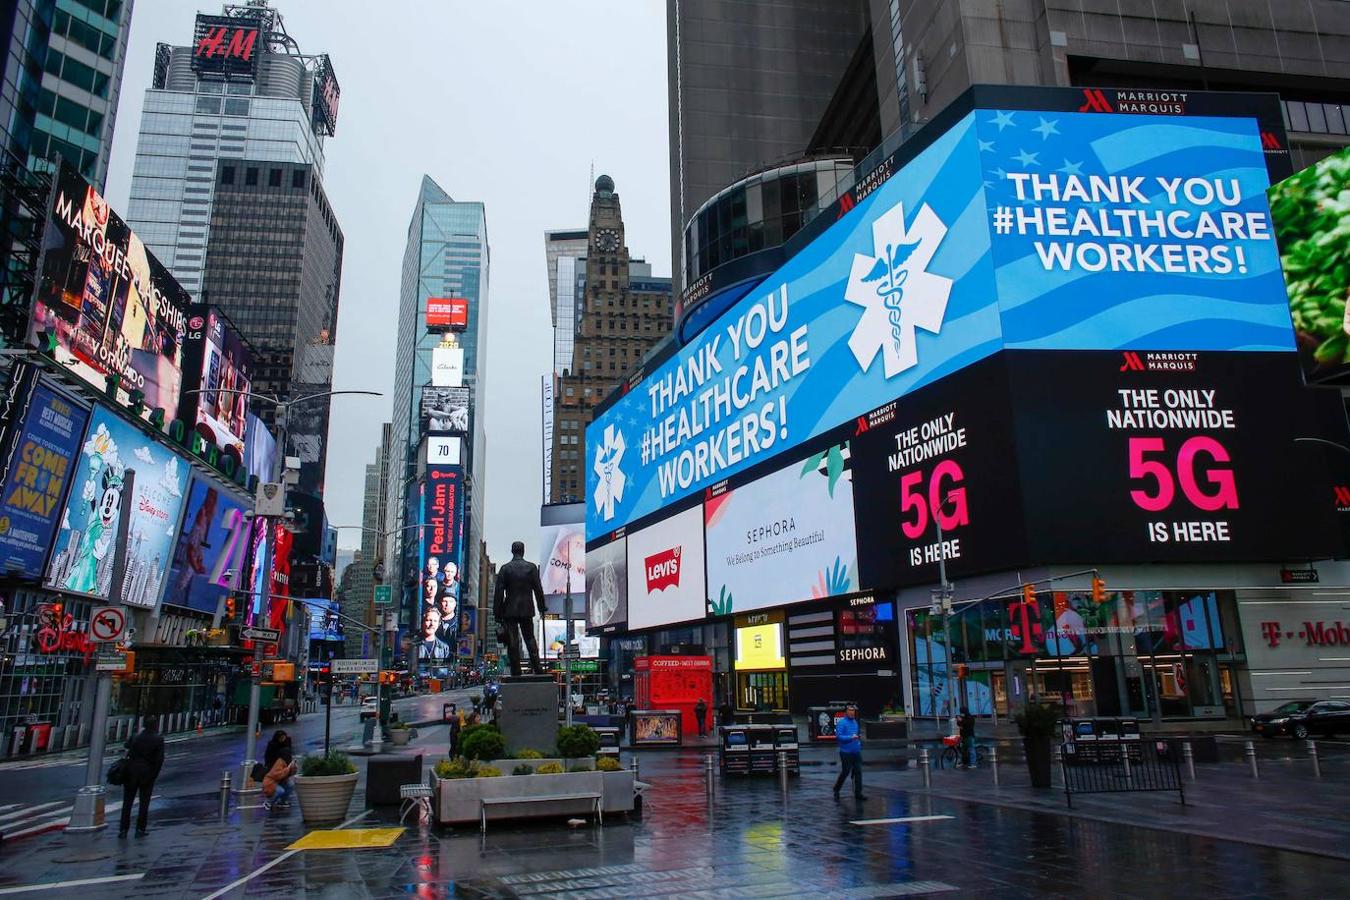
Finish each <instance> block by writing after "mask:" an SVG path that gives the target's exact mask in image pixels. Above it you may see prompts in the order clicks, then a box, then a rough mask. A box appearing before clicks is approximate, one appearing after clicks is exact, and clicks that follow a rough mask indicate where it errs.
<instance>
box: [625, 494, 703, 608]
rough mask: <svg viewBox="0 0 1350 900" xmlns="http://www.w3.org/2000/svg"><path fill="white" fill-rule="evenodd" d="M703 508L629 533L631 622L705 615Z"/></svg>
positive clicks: (679, 514) (690, 510) (697, 507)
mask: <svg viewBox="0 0 1350 900" xmlns="http://www.w3.org/2000/svg"><path fill="white" fill-rule="evenodd" d="M703 579H704V559H703V509H702V507H699V506H695V507H693V508H691V509H687V510H685V511H684V512H681V513H676V514H675V515H673V516H671V517H670V518H668V519H664V520H662V521H660V522H657V523H656V524H655V525H650V526H648V527H646V528H643V529H640V530H638V531H634V532H633V533H632V534H630V535H628V627H629V628H634V629H636V628H650V627H652V626H654V625H672V624H674V623H676V622H689V621H693V620H694V619H701V618H703V617H704V615H705V614H706V613H707V606H708V598H707V594H706V592H705V590H704V580H703Z"/></svg>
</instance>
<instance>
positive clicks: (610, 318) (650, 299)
mask: <svg viewBox="0 0 1350 900" xmlns="http://www.w3.org/2000/svg"><path fill="white" fill-rule="evenodd" d="M586 238H587V240H586V251H585V252H586V258H585V260H584V265H581V264H580V263H581V261H580V260H578V265H577V266H576V272H577V273H578V275H579V276H580V273H582V272H584V273H585V274H584V276H581V277H582V278H584V281H581V282H580V283H579V284H577V285H561V284H560V285H558V290H559V291H560V292H561V291H564V290H567V289H575V290H576V296H577V297H578V298H579V302H578V303H577V307H576V315H575V317H574V319H573V322H574V324H573V328H574V329H575V333H574V345H573V346H574V349H573V353H572V360H571V363H572V364H571V368H570V369H564V370H563V371H562V372H561V373H559V374H558V376H557V384H556V388H555V391H554V428H553V441H552V454H551V459H550V460H549V466H550V469H551V471H550V474H551V478H550V479H549V481H550V490H549V497H548V501H549V502H551V503H559V502H563V501H566V500H584V499H585V497H584V495H585V492H586V475H585V462H586V451H585V445H586V437H585V434H586V425H587V424H589V423H590V421H591V418H592V415H593V411H594V408H595V405H596V404H597V403H599V402H600V400H602V399H603V398H604V397H606V396H608V395H609V393H610V392H611V391H613V390H614V389H615V388H616V387H618V386H619V384H620V383H621V382H622V381H623V380H624V379H625V378H626V377H627V376H628V373H629V372H630V371H631V370H633V369H634V368H636V367H637V365H638V364H639V363H640V362H641V361H642V358H643V356H644V355H646V353H647V351H648V350H650V349H651V348H652V347H654V346H655V345H656V344H657V343H658V342H659V341H661V339H663V338H664V337H665V336H666V335H667V334H669V333H670V328H671V315H672V311H673V303H672V294H671V286H670V279H669V278H658V277H654V276H653V275H652V274H651V266H650V265H649V264H647V263H646V262H644V261H643V260H641V259H637V260H635V259H632V258H630V257H629V255H628V245H627V242H626V239H625V237H624V228H623V211H622V209H621V208H620V206H619V195H618V194H617V193H615V191H614V180H613V179H612V178H610V177H609V176H608V175H601V176H600V177H599V178H597V179H596V180H595V192H594V194H592V195H591V215H590V222H589V225H588V226H587V230H586Z"/></svg>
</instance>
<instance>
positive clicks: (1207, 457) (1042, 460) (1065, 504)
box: [972, 352, 1343, 563]
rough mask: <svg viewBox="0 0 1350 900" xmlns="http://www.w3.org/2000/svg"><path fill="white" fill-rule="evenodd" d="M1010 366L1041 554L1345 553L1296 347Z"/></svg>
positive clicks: (1274, 557) (1180, 558) (1033, 532)
mask: <svg viewBox="0 0 1350 900" xmlns="http://www.w3.org/2000/svg"><path fill="white" fill-rule="evenodd" d="M1159 357H1163V358H1161V359H1160V358H1159ZM1136 361H1137V362H1138V365H1136ZM1159 363H1162V364H1165V365H1164V366H1163V367H1158V364H1159ZM1007 366H1008V369H1007V371H1008V383H1009V386H1010V388H1011V390H1012V392H1013V396H1014V404H1015V406H1016V407H1018V408H1019V409H1020V410H1021V415H1019V416H1018V428H1017V441H1018V458H1019V461H1020V465H1021V470H1022V478H1023V493H1024V495H1025V496H1026V497H1027V498H1028V499H1030V498H1036V502H1035V503H1030V502H1028V504H1027V509H1026V515H1025V522H1026V534H1027V540H1028V541H1029V542H1030V544H1031V552H1032V554H1033V556H1034V557H1035V558H1037V559H1043V560H1049V559H1053V560H1054V561H1056V562H1064V563H1072V562H1113V561H1121V562H1126V561H1133V562H1222V561H1227V560H1253V561H1254V560H1270V561H1279V560H1287V559H1318V558H1326V557H1335V556H1340V555H1341V554H1342V552H1343V549H1342V544H1341V535H1340V530H1339V525H1338V523H1337V521H1336V518H1335V516H1336V512H1335V510H1334V508H1333V505H1332V503H1331V502H1329V500H1330V495H1331V485H1332V481H1331V478H1330V476H1329V475H1328V474H1327V469H1326V464H1325V458H1324V455H1323V451H1322V449H1321V448H1320V447H1317V446H1316V445H1310V444H1306V443H1296V442H1295V439H1296V438H1299V437H1304V436H1306V435H1308V434H1309V433H1310V431H1312V430H1313V429H1314V428H1315V423H1316V416H1315V413H1314V411H1313V402H1314V400H1313V397H1312V396H1311V394H1312V393H1313V392H1312V391H1309V390H1308V389H1307V388H1305V387H1303V385H1302V384H1301V382H1300V379H1299V373H1298V362H1297V359H1296V357H1295V355H1294V354H1293V353H1204V352H1199V353H1173V354H1149V353H1138V354H1128V353H1127V354H1121V353H1019V354H1009V356H1008V359H1007ZM1051 396H1052V397H1053V398H1054V402H1053V403H1046V402H1045V400H1044V398H1046V397H1051ZM973 499H974V493H973V489H972V502H973ZM1084 510H1089V511H1091V515H1084V514H1083V511H1084ZM972 514H973V513H972Z"/></svg>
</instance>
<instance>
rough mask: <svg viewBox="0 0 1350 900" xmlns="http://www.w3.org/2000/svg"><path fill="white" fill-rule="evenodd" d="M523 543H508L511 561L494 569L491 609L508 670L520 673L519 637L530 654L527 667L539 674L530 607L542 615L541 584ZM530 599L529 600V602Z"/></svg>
mask: <svg viewBox="0 0 1350 900" xmlns="http://www.w3.org/2000/svg"><path fill="white" fill-rule="evenodd" d="M524 557H525V544H524V543H522V542H521V541H516V542H515V543H513V544H512V545H511V561H510V562H508V563H507V564H506V565H504V566H502V567H501V568H500V569H498V570H497V590H496V592H495V593H494V595H493V598H492V612H493V614H494V615H496V617H497V621H498V622H499V623H501V626H502V630H503V631H505V633H506V652H507V655H508V656H509V657H510V659H511V674H512V675H515V676H519V675H520V641H521V639H524V641H525V649H526V650H527V651H528V652H529V654H530V669H531V670H532V671H533V672H534V673H535V674H536V675H539V674H543V671H544V667H543V666H542V665H540V664H539V643H538V641H536V640H535V639H534V607H535V606H536V605H537V606H538V607H539V615H540V617H543V615H544V611H545V607H544V586H543V584H542V583H541V582H540V580H539V567H538V566H536V565H535V564H534V563H532V562H530V561H528V560H526V559H525V558H524ZM531 601H533V602H531Z"/></svg>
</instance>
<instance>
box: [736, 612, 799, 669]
mask: <svg viewBox="0 0 1350 900" xmlns="http://www.w3.org/2000/svg"><path fill="white" fill-rule="evenodd" d="M736 668H737V670H738V671H742V672H744V671H750V670H760V671H763V670H765V669H785V668H787V661H786V660H784V659H783V623H782V622H764V623H761V624H759V625H743V626H741V627H739V628H737V629H736Z"/></svg>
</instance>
